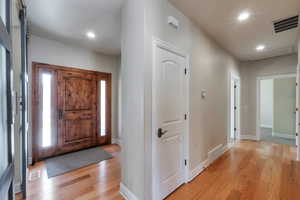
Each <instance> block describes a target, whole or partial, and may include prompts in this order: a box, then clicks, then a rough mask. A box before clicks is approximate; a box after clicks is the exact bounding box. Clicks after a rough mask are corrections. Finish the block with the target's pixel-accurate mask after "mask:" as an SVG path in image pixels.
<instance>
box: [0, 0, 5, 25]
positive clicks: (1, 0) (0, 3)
mask: <svg viewBox="0 0 300 200" xmlns="http://www.w3.org/2000/svg"><path fill="white" fill-rule="evenodd" d="M5 8H6V0H0V16H1V20H2V22H3V23H4V24H6V13H5Z"/></svg>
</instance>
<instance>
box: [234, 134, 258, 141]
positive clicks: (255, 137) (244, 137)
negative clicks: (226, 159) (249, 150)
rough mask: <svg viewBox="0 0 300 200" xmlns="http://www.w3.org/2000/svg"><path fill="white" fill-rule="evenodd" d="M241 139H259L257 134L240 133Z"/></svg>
mask: <svg viewBox="0 0 300 200" xmlns="http://www.w3.org/2000/svg"><path fill="white" fill-rule="evenodd" d="M239 139H240V140H254V141H258V140H259V139H258V138H257V136H256V135H240V137H239Z"/></svg>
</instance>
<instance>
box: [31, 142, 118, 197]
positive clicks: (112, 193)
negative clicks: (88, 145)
mask: <svg viewBox="0 0 300 200" xmlns="http://www.w3.org/2000/svg"><path fill="white" fill-rule="evenodd" d="M103 149H104V150H106V151H107V152H109V153H111V154H112V155H113V158H112V159H110V160H105V161H102V162H100V163H99V164H94V165H90V166H87V167H84V168H81V169H78V170H75V171H72V172H69V173H66V174H64V175H61V176H57V177H54V178H51V179H48V176H47V172H46V167H45V164H44V162H39V163H36V164H35V165H34V166H32V167H30V169H29V174H31V173H35V172H40V178H36V179H35V180H32V181H30V180H29V183H28V197H27V199H28V200H90V199H91V200H92V199H95V200H96V199H101V200H102V199H103V200H104V199H105V200H119V199H123V198H122V197H121V195H120V194H119V189H120V188H119V185H120V181H121V165H120V158H119V157H120V155H119V154H120V153H119V152H120V147H119V146H118V145H108V146H105V147H103Z"/></svg>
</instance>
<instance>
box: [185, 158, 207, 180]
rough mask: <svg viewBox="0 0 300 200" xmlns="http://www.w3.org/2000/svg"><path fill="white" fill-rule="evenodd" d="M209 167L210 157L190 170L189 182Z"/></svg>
mask: <svg viewBox="0 0 300 200" xmlns="http://www.w3.org/2000/svg"><path fill="white" fill-rule="evenodd" d="M207 167H208V159H207V160H205V161H203V162H201V163H200V164H199V165H198V166H197V167H195V168H194V169H192V170H190V172H189V181H188V182H191V181H192V180H194V178H196V177H197V176H198V175H199V174H201V173H202V172H203V171H204V170H205V169H206V168H207Z"/></svg>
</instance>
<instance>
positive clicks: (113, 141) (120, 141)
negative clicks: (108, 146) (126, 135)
mask: <svg viewBox="0 0 300 200" xmlns="http://www.w3.org/2000/svg"><path fill="white" fill-rule="evenodd" d="M111 143H112V144H118V145H120V146H121V144H122V140H121V139H120V138H111Z"/></svg>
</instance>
